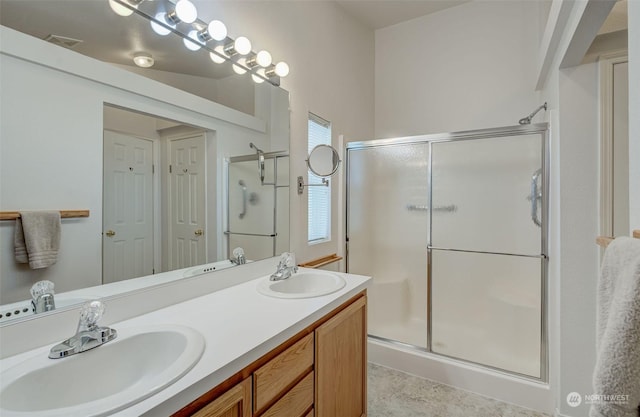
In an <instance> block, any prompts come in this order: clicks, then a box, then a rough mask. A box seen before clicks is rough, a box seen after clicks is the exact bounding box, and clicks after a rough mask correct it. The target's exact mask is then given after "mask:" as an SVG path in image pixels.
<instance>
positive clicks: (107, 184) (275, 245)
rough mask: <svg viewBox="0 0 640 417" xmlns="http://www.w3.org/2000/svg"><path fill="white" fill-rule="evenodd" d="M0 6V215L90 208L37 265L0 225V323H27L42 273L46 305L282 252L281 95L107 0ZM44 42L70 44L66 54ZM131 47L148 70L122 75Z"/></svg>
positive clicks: (10, 227)
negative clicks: (147, 59) (52, 299)
mask: <svg viewBox="0 0 640 417" xmlns="http://www.w3.org/2000/svg"><path fill="white" fill-rule="evenodd" d="M0 7H1V13H0V16H1V20H0V23H1V24H2V26H5V27H9V28H11V29H14V30H17V31H19V32H22V33H23V34H21V33H16V32H13V31H6V32H3V45H2V48H1V49H2V54H0V59H1V61H0V66H1V67H2V72H1V73H0V77H1V80H0V81H1V83H2V89H3V92H2V96H1V98H0V99H1V103H0V104H1V106H2V109H3V111H2V112H1V113H0V117H1V120H0V150H1V152H0V210H2V211H14V210H15V211H20V210H25V211H30V210H74V209H83V210H89V212H90V215H89V217H87V218H70V219H62V225H61V236H62V237H61V243H60V250H59V254H58V260H57V262H56V263H55V264H54V265H52V266H50V267H48V268H44V269H36V270H32V269H30V268H29V267H28V266H25V265H23V264H18V263H17V262H16V261H15V259H14V254H13V239H14V229H15V227H14V225H15V223H14V222H13V221H1V222H0V239H1V240H0V245H1V246H0V248H1V250H0V304H2V305H1V306H0V314H1V315H2V316H1V317H0V325H1V324H2V323H6V322H9V321H13V322H14V321H15V320H16V318H18V319H20V318H22V317H30V316H32V315H33V313H32V312H31V309H30V306H29V302H30V299H29V297H30V295H29V290H30V288H31V286H32V285H33V284H34V283H36V282H37V281H40V280H50V281H52V282H54V284H55V286H56V288H55V289H56V305H57V308H58V309H60V308H64V307H66V306H68V305H73V304H75V303H78V302H82V301H84V300H85V299H89V298H95V297H106V296H111V295H117V294H121V293H123V292H127V291H131V290H135V289H138V288H144V287H145V286H149V285H156V284H159V283H164V282H167V281H169V280H175V279H179V278H188V277H191V276H194V275H197V274H201V273H205V272H211V271H214V270H219V269H224V268H229V267H236V263H234V259H233V250H234V249H235V248H237V247H241V248H243V250H244V253H245V259H246V261H247V262H251V261H254V260H259V259H264V258H267V257H271V256H274V255H276V254H278V253H281V252H284V251H286V250H288V249H289V95H288V93H287V92H286V91H285V90H283V89H281V88H279V87H276V86H274V85H271V84H269V83H268V82H264V83H255V82H253V81H252V79H251V77H250V76H248V75H247V74H245V75H244V76H241V75H238V74H235V73H234V72H233V71H230V69H229V68H224V67H222V66H219V67H218V66H215V65H214V64H212V63H211V61H210V60H209V58H208V53H205V52H203V53H202V54H198V53H197V52H192V51H188V50H186V49H185V48H184V46H183V45H182V40H181V39H179V38H178V37H177V36H176V39H173V40H171V39H170V37H164V38H161V39H158V38H159V37H158V36H154V35H153V34H152V32H151V31H150V29H149V23H148V21H146V20H145V19H144V18H142V17H140V16H137V15H135V14H134V15H132V16H129V17H127V18H126V19H122V18H121V17H119V16H117V15H115V14H114V13H113V11H112V10H111V8H110V7H109V4H108V2H107V0H104V1H102V0H100V1H93V0H92V1H84V0H83V1H74V0H59V1H58V0H47V1H35V0H34V1H31V0H30V1H24V0H15V1H14V0H3V1H2V3H1V4H0ZM80 14H81V15H82V18H81V19H80V18H78V16H80ZM3 30H5V28H3ZM148 32H151V33H148ZM24 34H27V35H29V36H25V35H24ZM49 35H54V36H56V37H58V38H60V37H62V38H70V39H82V40H83V42H82V43H81V44H78V45H77V46H76V47H75V48H74V49H72V51H71V52H70V51H68V50H66V49H68V48H66V49H63V48H64V46H60V45H56V46H52V45H48V44H46V43H44V41H43V40H42V39H45V38H50V36H49ZM34 38H39V40H36V39H34ZM10 43H14V44H16V43H17V44H19V48H18V47H15V48H14V46H15V45H10ZM132 43H134V44H135V45H132ZM12 48H14V49H12ZM139 49H145V50H150V51H151V54H152V55H155V57H156V65H155V66H154V69H149V70H143V69H141V68H137V67H134V66H133V61H132V60H131V56H132V54H133V51H134V50H139ZM17 50H19V51H20V52H19V53H13V52H12V51H17ZM78 53H79V54H78ZM80 54H81V55H88V56H90V57H91V58H95V59H98V60H100V61H102V62H97V61H94V60H90V59H87V58H86V57H84V56H81V55H80ZM163 56H171V57H173V58H172V59H170V60H167V61H164V60H163V59H162V57H163ZM47 60H48V61H47ZM58 60H59V61H60V62H65V63H64V64H60V67H57V65H58ZM207 61H208V62H207ZM205 63H206V65H208V67H209V68H215V70H214V69H211V70H207V69H206V67H205V66H204V65H205ZM181 64H182V65H181ZM64 65H67V67H66V68H69V69H68V70H66V69H65V67H64ZM229 65H230V64H229ZM114 67H116V68H114ZM123 70H127V71H126V72H125V71H123ZM145 71H148V72H145ZM131 72H133V73H135V74H136V75H132V74H131ZM140 75H143V76H145V77H147V78H151V80H153V81H151V80H146V79H143V78H139V76H140ZM158 81H159V82H161V83H163V84H162V85H161V84H158ZM176 88H177V89H180V91H178V90H177V89H176ZM196 95H197V96H198V97H195V96H196ZM220 104H221V105H220ZM7 313H9V314H7ZM45 314H47V313H45Z"/></svg>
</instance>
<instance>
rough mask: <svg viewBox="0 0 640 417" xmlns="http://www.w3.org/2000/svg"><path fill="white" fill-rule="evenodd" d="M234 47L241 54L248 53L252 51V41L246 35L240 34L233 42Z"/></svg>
mask: <svg viewBox="0 0 640 417" xmlns="http://www.w3.org/2000/svg"><path fill="white" fill-rule="evenodd" d="M233 49H235V50H236V52H237V53H239V54H240V55H246V54H248V53H249V52H251V41H250V40H249V39H247V38H245V37H244V36H240V37H239V38H238V39H236V41H235V42H234V43H233Z"/></svg>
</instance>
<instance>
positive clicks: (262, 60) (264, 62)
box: [256, 51, 272, 68]
mask: <svg viewBox="0 0 640 417" xmlns="http://www.w3.org/2000/svg"><path fill="white" fill-rule="evenodd" d="M271 61H272V59H271V54H270V53H269V52H267V51H260V52H258V54H257V55H256V63H257V64H258V65H260V66H261V67H264V68H266V67H268V66H269V65H271Z"/></svg>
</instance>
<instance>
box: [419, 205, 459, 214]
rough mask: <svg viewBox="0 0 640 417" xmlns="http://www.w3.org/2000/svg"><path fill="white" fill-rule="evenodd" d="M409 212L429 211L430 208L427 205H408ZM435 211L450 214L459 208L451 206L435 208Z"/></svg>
mask: <svg viewBox="0 0 640 417" xmlns="http://www.w3.org/2000/svg"><path fill="white" fill-rule="evenodd" d="M407 210H409V211H429V206H428V205H426V204H407ZM433 211H434V212H436V211H444V212H449V213H454V212H456V211H458V206H456V205H455V204H450V205H448V206H435V207H434V208H433Z"/></svg>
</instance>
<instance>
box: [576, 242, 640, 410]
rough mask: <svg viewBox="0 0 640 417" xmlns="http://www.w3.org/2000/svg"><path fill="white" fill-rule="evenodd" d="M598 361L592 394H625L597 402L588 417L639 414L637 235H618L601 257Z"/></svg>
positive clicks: (639, 258)
mask: <svg viewBox="0 0 640 417" xmlns="http://www.w3.org/2000/svg"><path fill="white" fill-rule="evenodd" d="M597 302H598V303H597V334H596V337H597V339H596V346H597V360H596V366H595V369H594V372H593V388H594V392H593V394H597V395H628V401H626V402H625V401H622V402H619V403H615V402H613V401H597V402H596V403H594V404H592V405H591V409H590V411H589V416H590V417H638V416H639V414H638V406H639V405H640V239H632V238H628V237H620V238H616V239H615V240H614V241H613V242H611V243H610V244H609V246H608V247H607V250H606V251H605V255H604V260H603V262H602V271H601V273H600V279H599V282H598V294H597Z"/></svg>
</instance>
